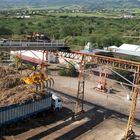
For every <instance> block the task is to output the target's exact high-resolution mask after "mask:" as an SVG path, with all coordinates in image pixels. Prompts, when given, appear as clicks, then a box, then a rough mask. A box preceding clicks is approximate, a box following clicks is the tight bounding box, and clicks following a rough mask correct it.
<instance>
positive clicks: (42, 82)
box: [21, 68, 54, 90]
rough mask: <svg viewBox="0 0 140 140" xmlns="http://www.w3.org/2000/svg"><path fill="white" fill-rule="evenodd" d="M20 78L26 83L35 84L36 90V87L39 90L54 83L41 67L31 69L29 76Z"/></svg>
mask: <svg viewBox="0 0 140 140" xmlns="http://www.w3.org/2000/svg"><path fill="white" fill-rule="evenodd" d="M21 80H22V81H23V82H24V83H25V84H27V85H31V84H34V85H36V90H38V88H39V89H40V90H41V89H44V88H47V87H51V86H53V85H54V80H53V78H52V77H49V76H48V75H47V74H46V73H45V72H42V68H40V69H39V70H37V71H36V70H35V71H33V72H32V73H31V74H30V75H29V76H27V77H23V78H21Z"/></svg>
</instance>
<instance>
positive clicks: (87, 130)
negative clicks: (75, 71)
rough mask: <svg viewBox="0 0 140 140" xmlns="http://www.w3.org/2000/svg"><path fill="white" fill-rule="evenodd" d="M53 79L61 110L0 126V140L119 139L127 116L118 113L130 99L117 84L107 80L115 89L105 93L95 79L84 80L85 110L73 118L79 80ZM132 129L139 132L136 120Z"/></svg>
mask: <svg viewBox="0 0 140 140" xmlns="http://www.w3.org/2000/svg"><path fill="white" fill-rule="evenodd" d="M54 79H55V86H54V89H55V90H58V91H61V92H62V94H58V95H59V96H61V98H62V100H63V109H62V110H61V111H60V112H57V113H53V114H52V113H48V112H44V113H40V114H38V115H37V116H33V117H31V118H28V119H26V120H23V121H21V122H18V123H16V124H13V125H10V126H7V127H5V128H0V135H1V136H0V140H120V139H121V138H122V137H123V135H124V133H125V128H126V125H127V119H128V117H127V116H125V115H122V114H119V112H120V113H123V114H126V115H127V114H128V113H129V108H130V105H131V101H128V100H126V91H125V90H124V89H123V88H122V87H121V86H120V85H119V84H116V83H115V81H112V80H109V83H108V84H111V86H113V87H114V89H115V91H116V92H115V93H113V94H104V93H100V92H97V91H95V90H94V87H95V86H96V83H97V82H96V80H97V79H93V81H94V80H95V82H91V81H86V85H85V102H84V110H85V113H84V114H83V115H81V116H80V117H78V118H76V119H72V116H73V110H74V106H75V101H76V100H75V98H74V97H76V93H77V86H78V85H77V83H78V79H77V78H69V77H60V76H54ZM64 93H65V94H66V95H67V96H65V95H64ZM56 94H57V93H56ZM137 106H138V107H137V112H136V115H137V118H140V116H139V114H140V99H138V105H137ZM108 109H109V111H108ZM111 110H113V111H114V110H115V111H117V112H118V113H117V112H115V113H114V112H113V111H111ZM106 112H108V113H106ZM106 114H107V116H106ZM105 118H106V119H105ZM134 131H135V133H136V135H137V136H139V135H140V122H139V121H137V122H136V123H135V127H134ZM138 139H139V137H137V139H136V140H138Z"/></svg>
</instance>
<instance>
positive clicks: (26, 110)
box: [0, 96, 51, 126]
mask: <svg viewBox="0 0 140 140" xmlns="http://www.w3.org/2000/svg"><path fill="white" fill-rule="evenodd" d="M50 106H51V96H48V97H46V98H44V99H42V100H40V101H37V102H31V103H27V104H23V105H11V106H8V107H3V108H0V126H2V125H3V124H7V123H11V122H12V121H17V120H19V119H22V118H26V117H29V116H31V115H33V114H36V113H39V112H41V111H43V110H47V109H49V108H50Z"/></svg>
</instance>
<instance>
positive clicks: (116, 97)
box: [53, 76, 140, 119]
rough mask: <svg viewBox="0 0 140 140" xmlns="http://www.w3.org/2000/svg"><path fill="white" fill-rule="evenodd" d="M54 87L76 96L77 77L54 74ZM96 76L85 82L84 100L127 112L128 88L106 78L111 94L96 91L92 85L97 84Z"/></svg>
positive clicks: (138, 116) (138, 103) (128, 107)
mask: <svg viewBox="0 0 140 140" xmlns="http://www.w3.org/2000/svg"><path fill="white" fill-rule="evenodd" d="M54 80H55V86H54V87H53V88H54V89H56V90H58V91H62V92H64V93H66V94H68V95H71V96H74V97H76V95H77V89H78V78H71V77H61V76H54ZM97 81H98V77H97V76H94V77H93V78H92V81H89V80H86V82H85V100H86V101H88V102H90V103H93V104H96V105H100V106H102V107H105V108H109V109H111V110H115V111H118V112H120V113H123V114H126V115H128V114H129V110H130V106H131V101H129V100H127V93H129V92H130V90H129V89H128V88H124V87H122V86H121V85H120V84H118V83H116V81H114V80H110V79H108V80H107V81H108V86H112V88H113V90H114V92H113V93H111V94H109V93H108V94H107V93H102V92H99V91H96V90H95V89H94V87H96V86H97ZM139 114H140V96H139V97H138V101H137V110H136V118H139V119H140V115H139Z"/></svg>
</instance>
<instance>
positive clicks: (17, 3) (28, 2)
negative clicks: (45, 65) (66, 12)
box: [0, 0, 140, 10]
mask: <svg viewBox="0 0 140 140" xmlns="http://www.w3.org/2000/svg"><path fill="white" fill-rule="evenodd" d="M72 5H75V6H80V8H83V9H91V10H94V9H112V8H134V7H139V6H140V1H139V0H1V4H0V8H13V7H16V8H19V7H42V6H43V7H50V6H59V8H60V7H63V8H64V7H65V6H66V7H68V6H72Z"/></svg>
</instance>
